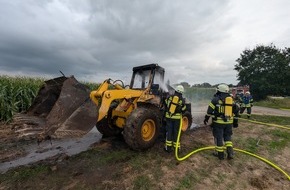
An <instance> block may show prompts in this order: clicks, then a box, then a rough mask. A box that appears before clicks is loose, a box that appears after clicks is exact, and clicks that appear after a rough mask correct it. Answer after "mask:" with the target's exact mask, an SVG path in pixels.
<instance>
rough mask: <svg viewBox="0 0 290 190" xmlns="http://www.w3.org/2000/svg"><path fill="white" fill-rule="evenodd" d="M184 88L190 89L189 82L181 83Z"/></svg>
mask: <svg viewBox="0 0 290 190" xmlns="http://www.w3.org/2000/svg"><path fill="white" fill-rule="evenodd" d="M180 84H181V85H182V86H183V87H184V88H189V87H190V84H188V82H181V83H180Z"/></svg>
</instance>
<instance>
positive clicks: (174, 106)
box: [165, 93, 186, 119]
mask: <svg viewBox="0 0 290 190" xmlns="http://www.w3.org/2000/svg"><path fill="white" fill-rule="evenodd" d="M165 105H166V113H165V117H166V118H171V119H180V118H181V117H182V113H183V112H184V111H185V110H186V105H185V100H184V98H183V97H182V94H180V93H175V94H174V95H172V96H169V97H168V98H166V99H165Z"/></svg>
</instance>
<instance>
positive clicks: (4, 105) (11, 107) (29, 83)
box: [0, 76, 44, 122]
mask: <svg viewBox="0 0 290 190" xmlns="http://www.w3.org/2000/svg"><path fill="white" fill-rule="evenodd" d="M43 83H44V79H41V78H28V77H8V76H0V107H1V109H0V121H4V122H10V121H11V120H12V117H13V115H14V113H18V112H23V111H26V110H27V109H28V108H29V106H30V105H31V104H32V101H33V99H34V98H35V96H36V95H37V93H38V90H39V89H40V87H41V85H42V84H43Z"/></svg>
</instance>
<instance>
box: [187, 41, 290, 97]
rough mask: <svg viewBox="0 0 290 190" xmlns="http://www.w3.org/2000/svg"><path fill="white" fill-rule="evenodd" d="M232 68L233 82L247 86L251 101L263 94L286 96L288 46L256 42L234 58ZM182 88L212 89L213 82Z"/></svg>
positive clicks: (288, 93)
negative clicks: (252, 98) (235, 72)
mask: <svg viewBox="0 0 290 190" xmlns="http://www.w3.org/2000/svg"><path fill="white" fill-rule="evenodd" d="M236 62H237V64H235V67H234V70H236V71H237V72H238V74H237V80H238V81H239V83H238V84H237V85H233V84H229V87H233V86H244V85H249V86H250V91H251V94H252V95H253V96H254V98H255V100H262V99H265V98H267V96H270V95H271V96H290V48H288V47H285V48H284V49H281V48H277V47H276V46H275V45H273V44H270V45H269V46H265V45H257V46H256V47H255V48H253V49H245V50H244V51H243V52H242V53H241V54H240V57H239V58H238V59H237V60H236ZM181 84H182V85H183V86H184V87H185V88H187V89H189V88H213V87H216V86H217V85H218V84H216V85H211V84H209V83H206V82H205V83H201V84H194V85H190V84H188V83H187V82H182V83H181Z"/></svg>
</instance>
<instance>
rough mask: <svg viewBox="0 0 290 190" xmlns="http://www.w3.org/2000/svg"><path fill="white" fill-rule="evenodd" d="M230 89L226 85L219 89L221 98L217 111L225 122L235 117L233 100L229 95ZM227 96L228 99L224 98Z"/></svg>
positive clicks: (219, 86) (220, 86) (218, 93)
mask: <svg viewBox="0 0 290 190" xmlns="http://www.w3.org/2000/svg"><path fill="white" fill-rule="evenodd" d="M228 93H229V87H228V85H226V84H220V85H218V87H217V95H218V96H219V97H220V101H219V102H220V106H219V108H218V110H217V112H218V114H219V115H220V117H222V118H223V120H224V121H225V122H226V121H229V120H230V119H231V118H232V117H233V98H232V96H230V95H229V94H228ZM225 94H228V95H226V97H224V95H225Z"/></svg>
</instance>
